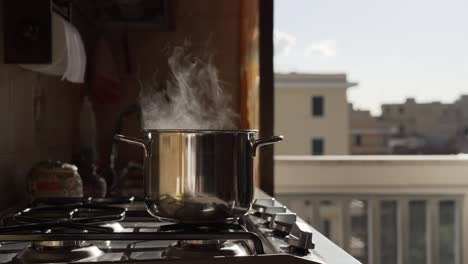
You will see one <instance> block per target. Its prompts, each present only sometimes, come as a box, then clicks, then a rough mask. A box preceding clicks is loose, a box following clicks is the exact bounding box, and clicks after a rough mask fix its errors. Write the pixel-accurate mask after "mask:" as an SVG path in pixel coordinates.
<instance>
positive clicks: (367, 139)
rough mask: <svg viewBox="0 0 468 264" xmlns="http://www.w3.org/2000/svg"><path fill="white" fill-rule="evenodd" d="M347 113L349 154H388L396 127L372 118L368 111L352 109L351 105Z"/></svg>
mask: <svg viewBox="0 0 468 264" xmlns="http://www.w3.org/2000/svg"><path fill="white" fill-rule="evenodd" d="M349 111H350V127H351V133H350V140H349V141H350V150H351V154H353V155H377V154H390V153H391V149H390V147H389V141H390V139H391V137H392V135H394V134H395V133H396V131H397V129H396V127H395V126H392V125H391V124H388V123H386V122H384V121H382V120H380V119H379V118H377V117H374V116H372V115H371V113H370V111H364V110H356V109H352V105H350V110H349Z"/></svg>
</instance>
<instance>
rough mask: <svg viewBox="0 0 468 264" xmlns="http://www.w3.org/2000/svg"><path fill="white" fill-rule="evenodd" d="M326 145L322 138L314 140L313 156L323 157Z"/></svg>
mask: <svg viewBox="0 0 468 264" xmlns="http://www.w3.org/2000/svg"><path fill="white" fill-rule="evenodd" d="M324 151H325V143H324V141H323V139H321V138H314V139H312V155H323V153H324Z"/></svg>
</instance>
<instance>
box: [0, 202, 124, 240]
mask: <svg viewBox="0 0 468 264" xmlns="http://www.w3.org/2000/svg"><path fill="white" fill-rule="evenodd" d="M125 213H126V209H125V208H120V207H114V206H108V205H99V204H75V205H64V206H49V207H37V208H27V209H25V210H23V211H21V212H17V213H15V214H14V215H13V216H11V217H10V218H9V219H8V220H7V221H9V222H10V223H8V224H7V225H6V227H1V228H0V234H2V233H11V232H28V231H29V232H52V233H63V232H67V231H68V232H69V231H70V230H80V231H85V232H98V233H111V232H114V231H115V230H114V228H113V227H112V226H100V224H104V223H109V222H115V221H120V220H122V219H124V217H125Z"/></svg>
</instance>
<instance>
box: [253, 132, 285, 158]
mask: <svg viewBox="0 0 468 264" xmlns="http://www.w3.org/2000/svg"><path fill="white" fill-rule="evenodd" d="M281 140H283V136H272V137H269V138H264V139H257V140H255V141H254V143H253V144H252V156H253V157H255V156H256V155H257V148H258V147H261V146H265V145H270V144H274V143H276V142H280V141H281Z"/></svg>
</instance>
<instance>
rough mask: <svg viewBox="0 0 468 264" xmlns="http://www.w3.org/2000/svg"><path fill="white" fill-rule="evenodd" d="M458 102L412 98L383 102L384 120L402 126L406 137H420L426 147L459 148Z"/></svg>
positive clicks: (401, 131)
mask: <svg viewBox="0 0 468 264" xmlns="http://www.w3.org/2000/svg"><path fill="white" fill-rule="evenodd" d="M456 108H457V107H456V105H455V104H443V103H440V102H432V103H417V102H416V101H415V100H414V99H413V98H408V99H407V100H406V101H405V102H404V103H402V104H384V105H382V117H381V118H382V120H383V121H385V122H388V123H392V124H394V125H395V126H397V127H398V134H399V135H400V136H402V137H419V138H421V139H423V140H425V141H426V143H425V145H426V148H430V149H434V150H435V151H436V150H437V149H439V150H440V151H442V152H444V151H448V152H452V151H455V148H456V141H457V138H458V135H459V133H460V129H461V128H460V121H461V119H460V113H459V111H458V110H457V109H456Z"/></svg>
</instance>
